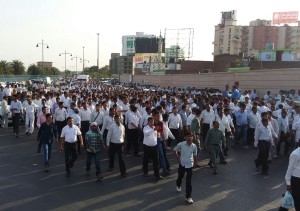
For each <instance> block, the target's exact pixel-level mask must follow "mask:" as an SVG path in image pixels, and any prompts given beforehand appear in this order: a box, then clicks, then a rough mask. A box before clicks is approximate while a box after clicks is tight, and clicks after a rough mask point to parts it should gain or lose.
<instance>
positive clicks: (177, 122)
mask: <svg viewBox="0 0 300 211" xmlns="http://www.w3.org/2000/svg"><path fill="white" fill-rule="evenodd" d="M169 128H170V130H171V132H172V134H173V135H174V136H175V139H176V141H177V143H179V142H181V141H182V140H181V138H180V132H181V129H182V120H181V117H180V115H179V114H178V109H177V108H176V107H173V110H172V113H171V114H170V116H169Z"/></svg>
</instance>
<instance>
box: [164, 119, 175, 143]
mask: <svg viewBox="0 0 300 211" xmlns="http://www.w3.org/2000/svg"><path fill="white" fill-rule="evenodd" d="M162 123H163V127H164V129H163V133H164V138H165V140H167V139H168V138H169V137H170V138H171V139H173V140H175V137H174V135H173V133H172V132H171V130H170V129H169V126H168V122H164V121H162Z"/></svg>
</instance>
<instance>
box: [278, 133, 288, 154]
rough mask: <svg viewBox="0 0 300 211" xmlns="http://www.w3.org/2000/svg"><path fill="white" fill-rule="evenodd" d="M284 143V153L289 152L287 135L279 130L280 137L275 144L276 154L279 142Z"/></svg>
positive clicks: (279, 145)
mask: <svg viewBox="0 0 300 211" xmlns="http://www.w3.org/2000/svg"><path fill="white" fill-rule="evenodd" d="M282 143H284V154H285V155H287V154H288V152H289V142H288V135H287V134H284V133H283V132H280V139H279V143H278V144H277V146H276V152H277V155H278V154H279V153H280V147H281V144H282Z"/></svg>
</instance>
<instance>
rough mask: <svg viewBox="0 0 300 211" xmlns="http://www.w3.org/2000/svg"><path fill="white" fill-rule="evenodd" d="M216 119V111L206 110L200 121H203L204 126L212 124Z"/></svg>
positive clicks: (202, 113)
mask: <svg viewBox="0 0 300 211" xmlns="http://www.w3.org/2000/svg"><path fill="white" fill-rule="evenodd" d="M213 117H214V111H213V110H210V111H207V110H206V109H205V110H203V111H202V112H201V115H200V119H203V120H202V121H203V122H202V123H203V124H210V122H211V119H212V118H213Z"/></svg>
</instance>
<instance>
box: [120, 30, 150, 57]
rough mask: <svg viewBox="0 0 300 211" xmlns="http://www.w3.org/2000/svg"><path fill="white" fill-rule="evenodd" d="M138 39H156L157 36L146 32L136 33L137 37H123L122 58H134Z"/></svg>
mask: <svg viewBox="0 0 300 211" xmlns="http://www.w3.org/2000/svg"><path fill="white" fill-rule="evenodd" d="M136 38H155V36H154V35H147V34H144V32H136V35H126V36H122V56H133V55H134V54H135V53H136V52H135V39H136Z"/></svg>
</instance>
